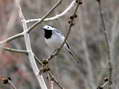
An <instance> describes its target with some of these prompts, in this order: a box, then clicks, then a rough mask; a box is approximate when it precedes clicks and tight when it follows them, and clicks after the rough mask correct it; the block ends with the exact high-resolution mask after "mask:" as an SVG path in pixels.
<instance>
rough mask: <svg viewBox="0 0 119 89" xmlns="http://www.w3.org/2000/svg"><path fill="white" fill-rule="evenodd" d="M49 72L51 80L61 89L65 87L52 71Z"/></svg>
mask: <svg viewBox="0 0 119 89" xmlns="http://www.w3.org/2000/svg"><path fill="white" fill-rule="evenodd" d="M48 74H49V76H50V77H51V81H54V83H56V84H57V86H58V87H59V88H60V89H64V88H63V87H62V86H61V84H60V83H59V82H58V81H57V80H56V78H55V76H54V75H53V73H52V72H51V71H48Z"/></svg>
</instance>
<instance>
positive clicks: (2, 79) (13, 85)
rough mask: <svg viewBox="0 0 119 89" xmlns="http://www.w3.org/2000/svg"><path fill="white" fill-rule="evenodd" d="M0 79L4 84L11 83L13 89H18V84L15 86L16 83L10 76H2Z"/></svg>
mask: <svg viewBox="0 0 119 89" xmlns="http://www.w3.org/2000/svg"><path fill="white" fill-rule="evenodd" d="M0 81H2V82H3V84H10V86H11V87H12V88H13V89H17V88H16V86H15V84H14V83H13V82H12V80H11V78H10V77H5V76H0Z"/></svg>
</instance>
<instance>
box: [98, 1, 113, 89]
mask: <svg viewBox="0 0 119 89" xmlns="http://www.w3.org/2000/svg"><path fill="white" fill-rule="evenodd" d="M97 3H98V8H99V14H100V18H101V22H102V27H103V30H102V31H103V34H104V37H105V42H106V46H107V56H108V66H109V80H108V81H109V87H110V89H112V88H111V85H112V63H111V51H110V40H109V38H108V34H107V31H106V27H105V21H104V16H103V13H102V7H101V0H97Z"/></svg>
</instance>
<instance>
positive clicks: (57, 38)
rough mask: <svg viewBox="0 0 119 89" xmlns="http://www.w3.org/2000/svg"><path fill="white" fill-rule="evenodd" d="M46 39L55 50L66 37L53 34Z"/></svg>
mask: <svg viewBox="0 0 119 89" xmlns="http://www.w3.org/2000/svg"><path fill="white" fill-rule="evenodd" d="M45 41H46V43H47V45H48V46H49V47H50V48H51V49H53V50H55V49H57V48H59V47H60V45H61V44H62V43H63V41H64V37H62V36H58V35H53V36H52V37H51V38H50V39H45Z"/></svg>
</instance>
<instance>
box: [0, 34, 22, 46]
mask: <svg viewBox="0 0 119 89" xmlns="http://www.w3.org/2000/svg"><path fill="white" fill-rule="evenodd" d="M23 34H24V33H23V32H22V33H18V34H16V35H14V36H11V37H9V38H7V39H5V40H3V41H0V45H2V44H4V43H7V42H10V41H12V40H14V39H17V38H19V37H22V36H23Z"/></svg>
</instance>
